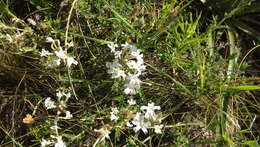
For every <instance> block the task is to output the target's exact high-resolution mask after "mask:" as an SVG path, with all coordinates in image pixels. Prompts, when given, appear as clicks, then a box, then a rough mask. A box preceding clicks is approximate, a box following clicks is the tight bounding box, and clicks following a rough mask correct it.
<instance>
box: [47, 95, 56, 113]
mask: <svg viewBox="0 0 260 147" xmlns="http://www.w3.org/2000/svg"><path fill="white" fill-rule="evenodd" d="M44 106H45V107H46V109H47V110H48V109H53V108H56V105H55V102H54V101H52V100H51V98H50V97H48V98H46V99H45V101H44Z"/></svg>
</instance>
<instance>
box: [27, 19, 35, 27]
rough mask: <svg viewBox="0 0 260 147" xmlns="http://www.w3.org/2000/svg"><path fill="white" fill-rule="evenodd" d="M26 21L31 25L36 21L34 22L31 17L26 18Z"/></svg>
mask: <svg viewBox="0 0 260 147" xmlns="http://www.w3.org/2000/svg"><path fill="white" fill-rule="evenodd" d="M27 21H28V22H29V23H30V24H31V25H33V26H35V25H36V22H35V21H34V20H33V19H31V18H28V19H27Z"/></svg>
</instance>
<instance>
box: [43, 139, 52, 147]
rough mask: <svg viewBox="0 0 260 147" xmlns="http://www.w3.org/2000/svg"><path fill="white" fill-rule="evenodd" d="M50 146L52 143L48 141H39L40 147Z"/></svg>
mask: <svg viewBox="0 0 260 147" xmlns="http://www.w3.org/2000/svg"><path fill="white" fill-rule="evenodd" d="M50 144H52V141H50V140H45V139H42V141H41V147H45V146H48V145H50Z"/></svg>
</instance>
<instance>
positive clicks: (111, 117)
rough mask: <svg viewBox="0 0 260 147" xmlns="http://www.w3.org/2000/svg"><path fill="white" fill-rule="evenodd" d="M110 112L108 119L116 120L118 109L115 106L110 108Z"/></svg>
mask: <svg viewBox="0 0 260 147" xmlns="http://www.w3.org/2000/svg"><path fill="white" fill-rule="evenodd" d="M111 110H112V111H111V112H110V120H114V121H117V120H118V116H117V114H118V112H119V111H118V109H117V108H111Z"/></svg>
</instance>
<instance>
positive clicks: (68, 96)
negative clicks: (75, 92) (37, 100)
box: [62, 92, 71, 99]
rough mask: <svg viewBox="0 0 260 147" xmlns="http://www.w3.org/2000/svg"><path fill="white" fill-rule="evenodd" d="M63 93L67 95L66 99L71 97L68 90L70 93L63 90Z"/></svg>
mask: <svg viewBox="0 0 260 147" xmlns="http://www.w3.org/2000/svg"><path fill="white" fill-rule="evenodd" d="M62 95H64V96H65V97H66V99H69V98H70V97H71V93H70V92H68V93H65V92H62Z"/></svg>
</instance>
